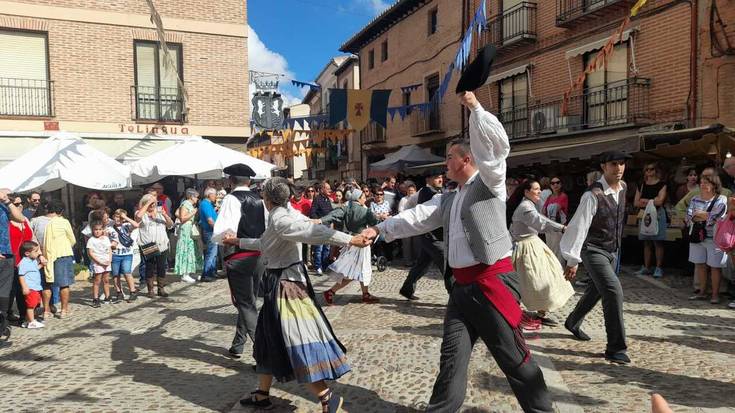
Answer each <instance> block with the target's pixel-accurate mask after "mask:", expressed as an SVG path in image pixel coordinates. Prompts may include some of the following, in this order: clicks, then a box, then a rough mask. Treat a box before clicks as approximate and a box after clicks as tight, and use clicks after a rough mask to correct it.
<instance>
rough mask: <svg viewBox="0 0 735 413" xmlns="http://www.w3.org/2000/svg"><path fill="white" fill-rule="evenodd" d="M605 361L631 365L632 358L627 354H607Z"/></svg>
mask: <svg viewBox="0 0 735 413" xmlns="http://www.w3.org/2000/svg"><path fill="white" fill-rule="evenodd" d="M605 360H607V361H609V362H612V363H616V364H630V358H629V357H628V355H627V354H625V353H610V352H608V351H606V352H605Z"/></svg>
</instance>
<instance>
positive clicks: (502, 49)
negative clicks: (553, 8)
mask: <svg viewBox="0 0 735 413" xmlns="http://www.w3.org/2000/svg"><path fill="white" fill-rule="evenodd" d="M535 41H536V3H535V2H529V1H524V2H521V3H520V4H518V5H516V6H514V7H512V8H510V9H508V10H504V11H503V13H502V14H499V15H497V16H494V17H491V18H490V19H488V22H487V27H486V28H485V30H484V31H483V34H482V40H481V46H484V45H488V44H491V45H493V46H495V48H496V49H497V50H498V53H500V54H502V53H506V52H509V51H511V50H514V49H516V48H518V47H520V46H523V45H526V44H529V43H533V42H535Z"/></svg>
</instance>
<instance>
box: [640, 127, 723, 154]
mask: <svg viewBox="0 0 735 413" xmlns="http://www.w3.org/2000/svg"><path fill="white" fill-rule="evenodd" d="M640 137H641V139H642V151H643V152H642V154H644V155H648V156H649V157H651V158H681V157H686V158H690V159H694V158H713V157H716V156H717V155H720V156H723V155H724V154H725V153H727V152H730V153H735V130H732V129H729V128H727V127H725V126H724V125H722V124H719V123H718V124H713V125H707V126H700V127H696V128H687V129H678V130H672V131H660V132H646V133H641V134H640Z"/></svg>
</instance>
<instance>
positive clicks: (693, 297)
mask: <svg viewBox="0 0 735 413" xmlns="http://www.w3.org/2000/svg"><path fill="white" fill-rule="evenodd" d="M706 299H707V296H706V295H701V294H694V295H692V296H690V297H689V300H691V301H694V300H706Z"/></svg>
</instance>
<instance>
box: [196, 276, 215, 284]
mask: <svg viewBox="0 0 735 413" xmlns="http://www.w3.org/2000/svg"><path fill="white" fill-rule="evenodd" d="M215 281H217V279H216V278H214V277H202V278H200V279H199V282H203V283H213V282H215Z"/></svg>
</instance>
